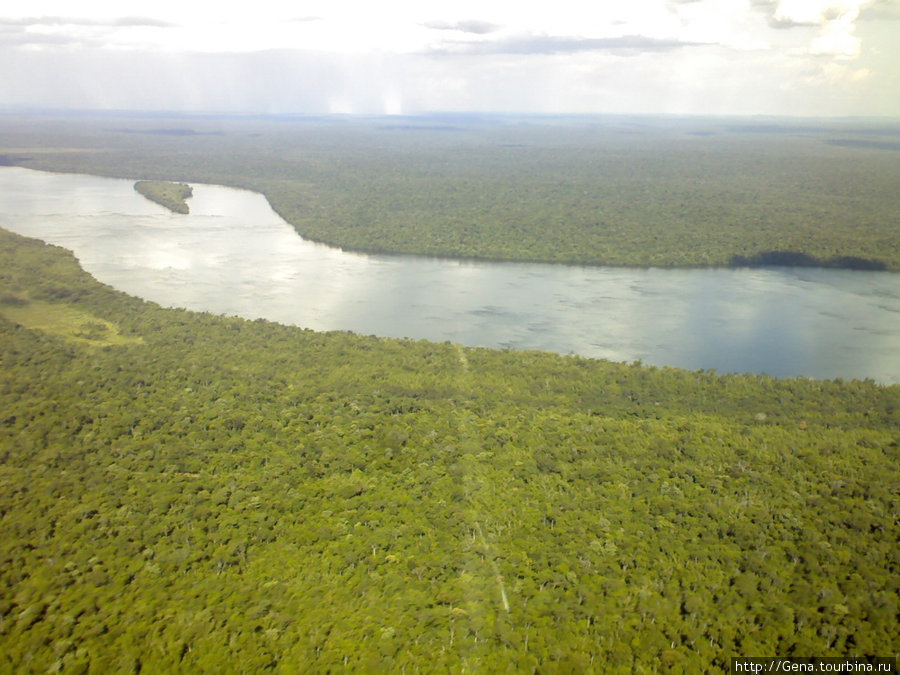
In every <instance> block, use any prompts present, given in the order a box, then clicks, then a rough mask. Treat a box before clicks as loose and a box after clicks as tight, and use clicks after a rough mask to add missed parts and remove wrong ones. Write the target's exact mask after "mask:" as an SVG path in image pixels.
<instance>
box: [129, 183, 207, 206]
mask: <svg viewBox="0 0 900 675" xmlns="http://www.w3.org/2000/svg"><path fill="white" fill-rule="evenodd" d="M134 189H135V190H137V191H138V192H140V193H141V194H142V195H144V196H145V197H146V198H147V199H149V200H150V201H151V202H156V203H157V204H161V205H162V206H165V207H166V208H167V209H169V210H170V211H172V212H173V213H190V209H189V208H188V205H187V202H186V201H185V200H186V199H188V198H189V197H190V196H191V195H192V194H193V190H191V186H190V185H187V184H186V183H170V182H168V181H162V180H139V181H138V182H137V183H135V184H134Z"/></svg>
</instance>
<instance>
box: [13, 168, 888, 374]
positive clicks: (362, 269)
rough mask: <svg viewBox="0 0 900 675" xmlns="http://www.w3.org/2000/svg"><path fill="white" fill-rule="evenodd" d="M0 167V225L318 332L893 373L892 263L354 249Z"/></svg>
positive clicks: (208, 194)
mask: <svg viewBox="0 0 900 675" xmlns="http://www.w3.org/2000/svg"><path fill="white" fill-rule="evenodd" d="M133 183H134V181H131V180H120V179H109V178H97V177H93V176H84V175H72V174H53V173H46V172H39V171H33V170H29V169H22V168H18V167H3V168H0V227H4V228H6V229H8V230H11V231H14V232H18V233H20V234H24V235H27V236H31V237H37V238H40V239H43V240H45V241H48V242H50V243H53V244H58V245H61V246H64V247H66V248H68V249H70V250H72V251H73V252H74V253H75V255H76V256H77V257H78V259H79V261H80V262H81V265H82V266H83V267H84V269H86V270H87V271H88V272H90V273H91V274H92V275H93V276H94V277H96V278H97V279H99V280H100V281H102V282H104V283H107V284H109V285H111V286H113V287H115V288H117V289H120V290H122V291H125V292H126V293H129V294H132V295H136V296H139V297H141V298H145V299H147V300H151V301H153V302H157V303H159V304H161V305H164V306H170V307H185V308H187V309H192V310H201V311H209V312H214V313H218V314H227V315H237V316H242V317H246V318H266V319H269V320H272V321H278V322H282V323H288V324H295V325H299V326H304V327H308V328H313V329H316V330H351V331H354V332H357V333H362V334H375V335H381V336H391V337H410V338H417V339H418V338H424V339H428V340H433V341H438V342H440V341H446V340H449V341H451V342H455V343H461V344H465V345H470V346H487V347H503V348H513V349H541V350H549V351H555V352H558V353H562V354H570V353H574V354H580V355H583V356H588V357H596V358H605V359H612V360H617V361H635V360H640V361H643V362H644V363H648V364H654V365H671V366H677V367H681V368H688V369H715V370H717V371H719V372H756V373H767V374H769V375H774V376H794V375H802V376H807V377H814V378H837V377H841V378H846V379H849V378H871V379H874V380H876V381H878V382H882V383H886V384H895V383H900V275H897V274H894V273H890V272H869V271H852V270H834V269H818V268H762V269H703V270H696V269H693V270H673V269H656V268H650V269H640V268H608V267H583V266H568V265H545V264H533V263H492V262H473V261H456V260H440V259H433V258H422V257H415V256H389V255H364V254H358V253H349V252H344V251H341V250H340V249H336V248H332V247H328V246H324V245H321V244H315V243H312V242H309V241H306V240H304V239H302V238H301V237H300V236H298V235H297V233H296V232H295V230H294V229H293V228H292V227H291V226H290V225H289V224H287V223H286V222H285V221H284V220H282V219H281V218H280V217H279V216H278V215H277V214H276V213H275V212H274V211H272V209H271V207H270V206H269V204H268V202H267V201H266V199H265V197H263V196H262V195H260V194H257V193H253V192H248V191H245V190H237V189H233V188H226V187H222V186H215V185H203V184H192V186H193V188H194V196H193V197H192V198H191V199H190V200H189V201H188V203H189V205H190V208H191V213H190V215H186V216H185V215H177V214H173V213H170V212H169V211H167V210H166V209H164V208H163V207H161V206H159V205H157V204H154V203H152V202H150V201H148V200H146V199H145V198H144V197H142V196H141V195H139V194H137V193H136V192H135V191H134V189H133Z"/></svg>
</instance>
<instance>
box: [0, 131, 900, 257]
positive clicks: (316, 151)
mask: <svg viewBox="0 0 900 675" xmlns="http://www.w3.org/2000/svg"><path fill="white" fill-rule="evenodd" d="M898 137H900V128H898V127H897V125H896V124H895V123H894V124H892V123H891V122H865V121H860V120H837V121H815V120H813V121H809V120H799V121H798V120H793V121H791V120H778V119H771V120H765V119H762V120H760V119H756V118H753V119H749V120H741V119H740V118H734V119H732V118H721V119H716V118H710V119H703V118H665V117H655V118H654V117H644V118H642V117H614V116H606V117H513V116H478V115H435V116H430V117H409V118H407V117H375V118H340V117H336V118H335V117H324V118H316V117H216V116H203V115H196V116H175V117H171V116H140V115H131V116H127V117H126V116H115V115H93V116H90V115H83V116H79V115H72V116H68V117H53V116H40V115H38V116H29V117H16V116H12V115H5V116H3V117H2V118H0V161H2V162H3V163H6V164H19V165H21V166H26V167H32V168H39V169H49V170H54V171H69V172H75V173H89V174H96V175H105V176H114V177H121V178H133V179H155V180H165V181H184V182H207V183H216V184H223V185H230V186H233V187H243V188H248V189H252V190H255V191H258V192H261V193H263V194H265V195H266V197H267V198H268V200H269V202H270V203H271V204H272V206H273V208H274V209H275V210H276V211H277V212H278V213H279V214H281V215H282V216H283V217H284V219H285V220H287V221H288V222H289V223H291V224H292V225H294V227H295V228H296V229H297V231H298V232H299V233H300V234H301V235H303V236H304V237H307V238H309V239H313V240H316V241H321V242H325V243H328V244H332V245H335V246H340V247H342V248H345V249H355V250H364V251H370V252H393V253H415V254H424V255H436V256H449V257H464V258H482V259H485V258H490V259H505V260H528V261H544V262H568V263H579V264H602V265H637V266H664V267H669V266H677V267H682V266H687V267H697V266H733V265H768V264H784V263H787V264H800V265H823V266H839V267H859V268H863V269H885V268H887V269H892V270H900V233H898V229H897V227H896V214H897V213H900V195H898V191H897V189H896V186H897V185H898V184H900V154H898V152H897V150H896V147H895V146H896V142H897V138H898Z"/></svg>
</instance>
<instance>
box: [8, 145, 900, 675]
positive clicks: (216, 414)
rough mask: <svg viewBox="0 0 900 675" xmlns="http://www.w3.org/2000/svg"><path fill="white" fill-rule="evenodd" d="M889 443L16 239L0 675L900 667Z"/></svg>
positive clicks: (661, 375) (838, 410)
mask: <svg viewBox="0 0 900 675" xmlns="http://www.w3.org/2000/svg"><path fill="white" fill-rule="evenodd" d="M79 152H80V151H79ZM898 439H900V387H897V386H893V387H885V386H879V385H876V384H874V383H872V382H869V381H848V382H843V381H813V380H807V379H785V380H778V379H772V378H769V377H765V376H754V375H727V376H724V375H717V374H715V373H712V372H688V371H683V370H677V369H671V368H653V367H646V366H642V365H640V364H630V365H629V364H619V363H611V362H606V361H599V360H590V359H584V358H579V357H563V356H557V355H553V354H546V353H538V352H512V351H496V350H487V349H470V348H464V347H460V346H457V345H452V344H435V343H429V342H424V341H403V340H393V339H379V338H376V337H365V336H358V335H353V334H350V333H316V332H312V331H309V330H304V329H301V328H296V327H288V326H283V325H278V324H273V323H269V322H265V321H246V320H242V319H237V318H230V317H220V316H213V315H209V314H198V313H190V312H186V311H182V310H173V309H162V308H160V307H158V306H156V305H153V304H150V303H146V302H142V301H140V300H138V299H135V298H133V297H129V296H126V295H124V294H122V293H120V292H117V291H114V290H113V289H111V288H109V287H106V286H103V285H101V284H99V283H98V282H96V281H95V280H93V279H92V278H91V277H89V276H88V275H87V274H85V273H84V272H83V271H81V269H80V268H79V267H78V265H77V262H76V261H75V259H74V258H73V257H72V256H71V255H70V254H69V253H67V252H66V251H64V250H63V249H60V248H57V247H54V246H49V245H45V244H43V243H41V242H38V241H35V240H30V239H25V238H23V237H20V236H18V235H13V234H10V233H7V232H0V532H2V536H0V670H2V671H5V672H89V673H109V672H139V671H140V672H173V671H179V672H238V671H241V672H255V671H259V670H265V669H272V670H276V671H278V672H298V671H301V672H302V671H311V672H328V671H334V670H338V669H341V668H343V667H347V668H350V669H352V670H356V671H365V672H384V671H391V672H413V671H428V672H497V671H515V672H530V671H540V672H596V673H609V672H623V673H629V672H658V671H664V672H684V673H695V672H702V671H713V672H722V671H723V670H727V668H728V660H729V659H730V658H731V657H732V656H738V655H757V656H758V655H775V654H778V655H783V656H789V655H800V656H808V655H822V656H824V655H855V654H878V655H893V656H896V655H897V653H898V652H900V622H898V620H897V618H898V614H900V600H898V598H900V464H898V459H900V445H898Z"/></svg>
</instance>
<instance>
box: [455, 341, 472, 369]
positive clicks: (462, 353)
mask: <svg viewBox="0 0 900 675" xmlns="http://www.w3.org/2000/svg"><path fill="white" fill-rule="evenodd" d="M456 353H457V354H458V356H459V364H460V365H461V366H462V367H463V370H464V371H465V372H467V373H468V372H469V359H467V358H466V350H465V348H464V347H463V346H462V345H456Z"/></svg>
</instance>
